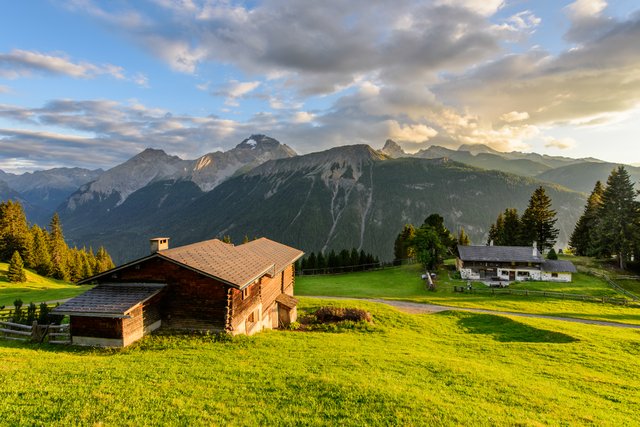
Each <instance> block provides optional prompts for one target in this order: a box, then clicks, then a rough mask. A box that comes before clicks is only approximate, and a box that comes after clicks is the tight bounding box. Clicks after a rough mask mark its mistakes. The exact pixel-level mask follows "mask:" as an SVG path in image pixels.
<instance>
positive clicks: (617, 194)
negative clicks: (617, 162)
mask: <svg viewBox="0 0 640 427" xmlns="http://www.w3.org/2000/svg"><path fill="white" fill-rule="evenodd" d="M635 195H636V192H635V190H634V188H633V183H632V182H631V179H630V178H629V173H628V172H627V170H626V169H625V168H624V166H619V167H618V168H616V169H614V170H613V171H612V172H611V175H609V178H608V179H607V186H606V188H605V189H604V192H603V193H602V205H601V206H600V209H599V210H598V222H597V227H596V241H597V242H596V245H597V248H596V252H597V253H599V254H615V255H616V256H617V257H618V263H619V266H620V268H622V269H624V268H625V267H626V263H627V261H628V260H629V258H630V256H631V253H632V251H633V249H634V246H635V244H636V242H635V238H636V236H637V233H638V224H639V222H640V221H639V216H640V213H639V207H638V202H637V201H636V200H635Z"/></svg>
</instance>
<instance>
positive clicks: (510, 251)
mask: <svg viewBox="0 0 640 427" xmlns="http://www.w3.org/2000/svg"><path fill="white" fill-rule="evenodd" d="M534 251H535V255H534ZM458 253H459V256H460V259H461V260H462V261H480V262H542V261H544V259H543V258H542V256H541V255H540V252H539V251H538V250H537V249H534V248H533V247H531V246H458Z"/></svg>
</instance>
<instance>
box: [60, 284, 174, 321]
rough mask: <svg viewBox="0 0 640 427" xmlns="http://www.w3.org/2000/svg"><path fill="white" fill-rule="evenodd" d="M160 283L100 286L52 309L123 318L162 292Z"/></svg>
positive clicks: (65, 313)
mask: <svg viewBox="0 0 640 427" xmlns="http://www.w3.org/2000/svg"><path fill="white" fill-rule="evenodd" d="M165 286H166V285H165V284H161V283H126V284H110V283H106V284H102V285H98V286H96V287H95V288H93V289H89V290H88V291H86V292H85V293H83V294H82V295H78V296H77V297H75V298H72V299H70V300H69V301H67V302H65V303H64V304H62V305H60V306H58V307H56V308H54V309H53V313H55V314H62V315H74V316H98V317H115V318H125V317H128V313H129V312H130V311H131V310H133V309H134V308H135V307H136V306H138V305H139V304H141V303H143V302H145V301H147V300H148V299H150V298H152V297H153V296H155V295H157V294H158V293H160V291H162V288H164V287H165Z"/></svg>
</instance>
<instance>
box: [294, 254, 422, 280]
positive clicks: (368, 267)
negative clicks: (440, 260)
mask: <svg viewBox="0 0 640 427" xmlns="http://www.w3.org/2000/svg"><path fill="white" fill-rule="evenodd" d="M416 263H417V261H416V260H415V258H407V259H403V260H395V261H389V262H382V261H381V262H375V263H371V264H357V265H343V266H339V267H338V266H334V267H322V268H305V269H299V270H296V276H318V275H325V274H345V273H354V272H357V271H374V270H384V269H385V268H390V267H398V266H400V265H407V264H416Z"/></svg>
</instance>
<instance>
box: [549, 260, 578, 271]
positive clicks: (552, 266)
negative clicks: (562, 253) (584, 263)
mask: <svg viewBox="0 0 640 427" xmlns="http://www.w3.org/2000/svg"><path fill="white" fill-rule="evenodd" d="M540 269H541V270H542V271H545V272H549V273H577V272H578V270H576V266H575V265H573V263H572V262H571V261H556V260H550V259H546V260H545V261H544V262H543V263H542V265H541V266H540Z"/></svg>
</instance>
